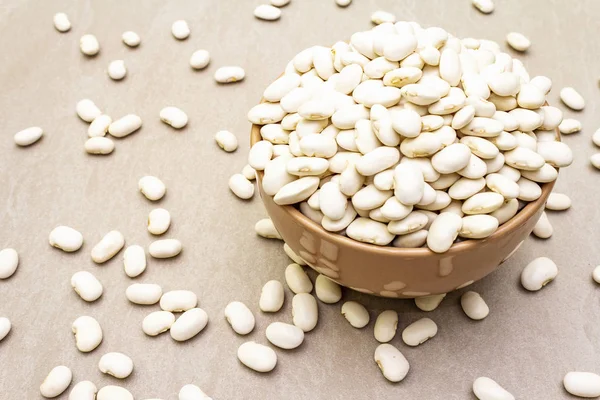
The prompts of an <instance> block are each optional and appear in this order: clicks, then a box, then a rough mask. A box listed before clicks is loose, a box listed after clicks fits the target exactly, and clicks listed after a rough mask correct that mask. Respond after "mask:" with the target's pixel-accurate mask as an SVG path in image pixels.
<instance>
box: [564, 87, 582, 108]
mask: <svg viewBox="0 0 600 400" xmlns="http://www.w3.org/2000/svg"><path fill="white" fill-rule="evenodd" d="M560 99H561V100H562V102H563V103H564V104H565V105H566V106H567V107H569V108H570V109H573V110H576V111H580V110H583V108H584V107H585V100H584V99H583V97H582V96H581V95H580V94H579V93H578V92H577V91H576V90H575V89H574V88H572V87H565V88H562V89H561V90H560Z"/></svg>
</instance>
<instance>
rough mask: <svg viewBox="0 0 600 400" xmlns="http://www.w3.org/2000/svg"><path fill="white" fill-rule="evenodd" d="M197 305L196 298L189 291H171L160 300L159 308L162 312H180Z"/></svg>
mask: <svg viewBox="0 0 600 400" xmlns="http://www.w3.org/2000/svg"><path fill="white" fill-rule="evenodd" d="M197 305H198V297H197V296H196V294H195V293H194V292H192V291H189V290H171V291H169V292H166V293H165V294H163V295H162V297H161V298H160V308H161V309H162V310H163V311H171V312H181V311H187V310H190V309H192V308H194V307H196V306H197Z"/></svg>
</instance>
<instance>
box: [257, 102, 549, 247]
mask: <svg viewBox="0 0 600 400" xmlns="http://www.w3.org/2000/svg"><path fill="white" fill-rule="evenodd" d="M266 102H267V101H266V100H265V99H264V98H261V100H260V103H266ZM544 105H545V106H547V105H548V102H545V104H544ZM262 126H264V125H256V124H252V127H251V130H250V147H252V146H253V145H254V144H255V143H256V142H258V141H260V140H262V137H261V135H260V128H261V127H262ZM555 138H556V140H557V141H559V142H560V141H561V137H560V132H559V130H558V129H555ZM554 168H556V170H557V173H558V172H560V168H557V167H554ZM263 174H264V172H263V171H256V180H257V182H258V185H261V184H262V177H263ZM557 179H558V176H557ZM536 183H538V184H539V182H536ZM555 183H556V179H555V180H554V181H552V182H545V183H543V185H541V189H542V194H541V195H540V197H539V198H538V199H536V200H535V201H532V202H529V203H527V205H526V206H525V207H523V208H522V209H521V210H520V211H518V212H517V214H515V215H514V216H513V217H512V218H511V219H509V220H508V221H506V222H505V223H504V224H502V225H500V226H499V227H498V229H497V230H496V232H494V233H493V234H491V235H490V236H488V237H487V238H484V239H467V240H464V241H462V242H458V243H454V244H452V246H451V247H450V248H449V249H448V250H447V251H446V252H444V253H435V252H433V251H432V250H430V249H429V248H428V247H418V248H406V247H394V246H389V245H387V246H378V245H375V244H371V243H363V242H359V241H357V240H354V239H352V238H349V237H347V236H343V235H339V234H337V233H335V232H329V231H327V230H325V229H324V228H323V227H322V226H321V225H319V224H317V223H316V222H315V221H313V220H311V219H310V218H308V217H306V216H305V215H304V214H302V213H301V212H300V210H298V209H297V208H296V207H294V206H293V205H285V206H281V205H279V204H276V203H275V202H273V203H274V204H275V206H277V207H279V208H281V209H282V210H283V211H284V212H285V213H286V214H287V215H288V216H289V217H290V218H292V219H293V220H294V221H295V222H296V223H297V224H299V225H300V226H302V228H303V229H306V230H307V231H309V232H311V233H313V234H316V235H319V236H320V237H324V238H325V239H327V240H328V241H331V242H332V243H335V244H336V245H338V246H350V247H354V248H355V249H356V250H357V251H359V250H360V251H366V252H372V253H379V254H381V255H384V256H403V257H408V258H423V257H431V256H432V255H437V256H443V257H451V256H454V255H457V254H459V253H463V252H468V251H472V250H474V249H476V248H477V247H478V246H483V245H485V244H486V243H487V242H492V241H495V240H496V239H500V238H502V237H504V236H507V235H510V234H511V233H513V231H515V230H516V228H517V227H519V226H521V225H523V224H524V223H525V222H526V221H527V220H529V219H530V218H531V217H532V216H533V215H534V214H535V213H536V212H537V211H539V209H540V208H542V207H543V206H544V205H545V203H546V200H547V198H548V196H549V195H550V193H551V192H552V189H553V188H554V184H555ZM259 191H260V192H261V194H262V187H261V186H259ZM270 197H273V196H270Z"/></svg>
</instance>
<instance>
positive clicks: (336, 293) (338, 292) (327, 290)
mask: <svg viewBox="0 0 600 400" xmlns="http://www.w3.org/2000/svg"><path fill="white" fill-rule="evenodd" d="M315 294H316V295H317V298H318V299H319V300H321V301H322V302H323V303H326V304H335V303H337V302H338V301H340V300H341V298H342V288H341V287H340V285H338V284H337V283H335V282H334V281H332V280H331V279H329V278H328V277H326V276H325V275H321V274H319V276H317V279H316V281H315Z"/></svg>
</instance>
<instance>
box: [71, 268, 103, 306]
mask: <svg viewBox="0 0 600 400" xmlns="http://www.w3.org/2000/svg"><path fill="white" fill-rule="evenodd" d="M71 286H72V287H73V289H74V290H75V292H76V293H77V294H78V295H79V296H80V297H81V298H82V299H83V300H85V301H88V302H93V301H96V300H98V299H99V298H100V296H102V292H103V291H104V289H103V287H102V284H101V283H100V281H99V280H98V279H96V277H95V276H94V275H92V274H91V273H90V272H87V271H79V272H76V273H74V274H73V276H72V277H71Z"/></svg>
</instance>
